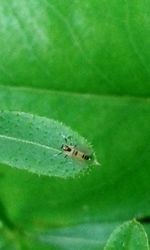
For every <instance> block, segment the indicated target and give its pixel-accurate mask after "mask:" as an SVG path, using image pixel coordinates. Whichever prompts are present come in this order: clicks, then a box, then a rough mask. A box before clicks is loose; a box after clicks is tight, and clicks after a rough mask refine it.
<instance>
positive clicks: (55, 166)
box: [0, 111, 98, 178]
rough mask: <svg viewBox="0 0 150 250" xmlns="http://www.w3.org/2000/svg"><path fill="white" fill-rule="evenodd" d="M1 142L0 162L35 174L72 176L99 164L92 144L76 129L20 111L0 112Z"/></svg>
mask: <svg viewBox="0 0 150 250" xmlns="http://www.w3.org/2000/svg"><path fill="white" fill-rule="evenodd" d="M0 145H1V147H0V162H1V163H4V164H6V165H9V166H11V167H16V168H18V169H24V170H27V171H29V172H33V173H36V174H38V175H47V176H58V177H62V178H66V177H73V176H76V175H79V174H80V173H84V172H85V171H86V170H87V169H89V167H90V165H97V164H98V162H97V160H96V158H95V154H94V152H93V149H92V147H91V145H90V144H89V143H88V142H87V141H86V139H84V138H83V137H81V136H80V135H79V134H78V133H77V132H74V131H73V130H72V129H71V128H69V127H67V126H65V125H64V124H63V123H61V122H58V121H55V120H52V119H48V118H45V117H40V116H36V115H32V114H27V113H23V112H15V111H13V112H11V111H1V112H0ZM85 149H86V150H85Z"/></svg>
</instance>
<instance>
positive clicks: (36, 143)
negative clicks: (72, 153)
mask: <svg viewBox="0 0 150 250" xmlns="http://www.w3.org/2000/svg"><path fill="white" fill-rule="evenodd" d="M0 138H4V139H6V140H11V141H16V142H21V143H26V144H31V145H35V146H38V147H42V148H45V149H48V150H53V151H56V152H61V151H60V150H58V149H56V148H53V147H50V146H47V145H43V144H40V143H38V142H34V141H29V140H25V139H20V138H16V137H13V136H6V135H3V134H0Z"/></svg>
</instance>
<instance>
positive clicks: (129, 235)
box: [104, 221, 149, 250]
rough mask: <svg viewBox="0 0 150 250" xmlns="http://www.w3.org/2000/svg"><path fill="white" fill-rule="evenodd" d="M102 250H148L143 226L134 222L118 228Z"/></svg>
mask: <svg viewBox="0 0 150 250" xmlns="http://www.w3.org/2000/svg"><path fill="white" fill-rule="evenodd" d="M104 250H149V244H148V239H147V235H146V232H145V231H144V228H143V226H142V225H141V224H140V223H137V222H136V221H130V222H126V223H124V224H123V225H121V226H119V227H118V228H117V229H116V230H114V232H113V233H112V234H111V236H110V238H109V239H108V241H107V244H106V246H105V248H104Z"/></svg>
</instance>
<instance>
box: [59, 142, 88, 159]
mask: <svg viewBox="0 0 150 250" xmlns="http://www.w3.org/2000/svg"><path fill="white" fill-rule="evenodd" d="M65 142H66V144H62V145H61V149H62V151H63V152H64V153H65V157H68V156H70V157H73V158H76V159H79V160H86V161H88V160H92V155H90V154H88V153H85V152H83V151H81V150H79V149H78V148H77V145H74V146H73V145H72V144H70V145H68V142H67V139H66V138H65Z"/></svg>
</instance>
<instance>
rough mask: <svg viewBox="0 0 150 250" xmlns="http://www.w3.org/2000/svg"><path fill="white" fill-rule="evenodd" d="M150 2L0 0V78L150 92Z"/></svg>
mask: <svg viewBox="0 0 150 250" xmlns="http://www.w3.org/2000/svg"><path fill="white" fill-rule="evenodd" d="M149 9H150V2H149V0H143V1H138V4H137V0H132V1H130V0H126V1H119V2H118V1H115V0H111V1H109V4H108V2H107V1H99V0H93V1H90V0H87V1H82V0H78V1H70V0H65V1H63V3H62V1H60V0H38V1H35V0H30V1H26V0H21V1H20V0H13V1H10V0H5V1H1V2H0V23H1V28H0V48H1V49H0V59H1V60H0V83H1V84H7V85H14V86H15V85H18V86H33V87H40V88H48V89H55V90H63V91H64V90H65V91H72V92H73V91H74V92H82V93H85V92H88V93H96V94H97V93H99V94H118V95H136V96H149V95H150V88H149V81H150V73H149V68H150V48H149V35H148V34H149V32H150V25H149V23H150V15H149Z"/></svg>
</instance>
